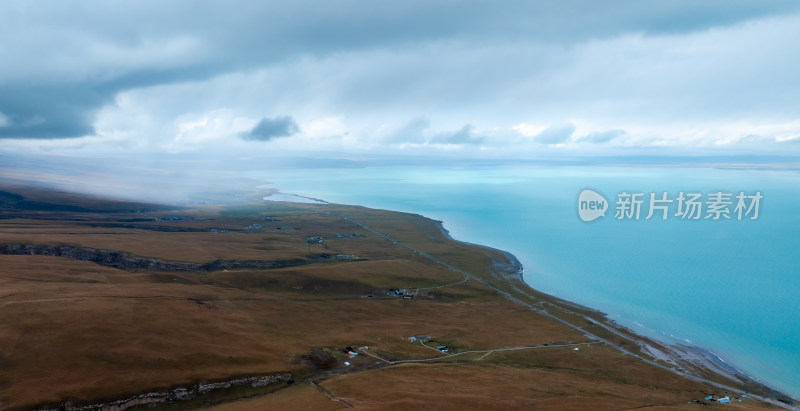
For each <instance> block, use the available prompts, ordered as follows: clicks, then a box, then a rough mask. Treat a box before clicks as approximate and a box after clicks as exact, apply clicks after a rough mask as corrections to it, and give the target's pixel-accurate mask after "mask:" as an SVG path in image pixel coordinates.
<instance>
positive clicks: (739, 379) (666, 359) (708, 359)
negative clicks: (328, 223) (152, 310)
mask: <svg viewBox="0 0 800 411" xmlns="http://www.w3.org/2000/svg"><path fill="white" fill-rule="evenodd" d="M292 195H294V196H297V197H302V198H304V199H311V200H314V202H317V203H318V204H321V205H324V204H331V205H332V204H336V203H332V202H328V201H326V200H322V199H319V198H315V197H308V196H304V195H297V194H292ZM279 201H280V200H279ZM386 211H394V212H403V211H397V210H386ZM406 212H408V211H406ZM410 213H411V214H415V215H417V216H419V217H421V218H423V219H425V220H428V221H431V222H432V223H433V224H434V225H435V227H436V228H437V229H438V231H439V232H440V233H441V234H442V236H443V237H444V238H445V239H447V240H449V241H453V242H456V243H460V244H465V245H469V246H472V247H476V248H480V249H483V250H487V251H491V252H494V253H498V254H500V255H502V256H503V257H504V258H505V261H501V260H497V259H494V258H492V264H493V266H492V270H490V271H491V274H492V276H493V277H494V278H496V279H497V280H500V281H503V282H505V283H506V284H507V285H508V286H510V287H511V289H513V290H514V291H516V292H519V293H520V294H523V295H525V296H526V297H528V298H531V299H534V300H536V299H537V298H536V297H535V294H538V295H543V296H547V297H548V300H549V301H548V302H547V303H548V304H550V305H551V306H553V307H554V308H558V309H561V310H563V311H565V312H567V313H569V314H572V315H578V316H581V317H583V318H584V319H585V320H586V321H587V323H592V324H594V325H598V326H601V327H603V328H605V329H606V330H608V331H610V332H612V333H614V334H617V335H618V336H620V337H623V338H625V339H628V340H629V341H631V342H633V343H634V344H635V345H636V346H637V347H638V349H639V350H640V351H641V355H640V354H637V353H633V352H626V350H624V349H622V350H623V352H626V353H627V354H629V355H633V356H634V357H636V358H639V359H640V360H643V361H645V362H648V363H650V364H652V365H655V366H658V367H661V368H664V369H668V370H670V371H671V372H673V373H675V374H677V375H681V376H683V377H687V378H690V379H695V380H702V381H705V382H709V383H712V384H716V385H718V386H719V387H725V388H726V389H731V390H733V391H737V392H741V393H744V394H747V395H749V396H752V397H755V398H758V399H760V400H762V401H764V402H767V403H770V404H772V405H775V406H778V407H781V408H785V409H790V410H800V408H797V407H796V406H797V405H798V402H800V399H798V398H796V397H793V396H791V395H787V394H785V393H784V392H782V391H780V390H778V389H776V388H774V387H771V386H769V385H767V384H766V383H764V382H761V381H760V380H759V379H758V378H756V377H753V376H751V375H748V374H746V373H744V372H743V371H741V370H739V369H738V368H736V367H735V366H734V365H733V364H731V363H729V362H727V361H725V360H724V359H723V358H722V357H720V356H718V355H717V354H715V353H714V352H713V351H712V350H711V349H707V348H703V347H699V346H692V345H685V344H680V343H678V344H676V343H674V342H668V341H661V340H656V339H651V338H649V337H646V336H643V335H641V334H638V333H636V332H635V331H633V330H632V329H630V328H628V327H626V326H623V325H621V324H619V323H617V322H615V321H614V320H611V319H609V318H608V314H607V313H605V312H602V311H600V310H597V309H594V308H591V307H587V306H584V305H581V304H579V303H576V302H573V301H569V300H565V299H563V298H560V297H557V296H553V295H550V294H547V293H544V292H542V291H539V290H536V289H535V288H533V287H531V286H530V285H529V284H528V283H526V282H525V281H524V276H523V273H524V267H523V265H522V263H521V262H520V261H519V259H517V258H516V256H514V255H513V254H512V253H510V252H508V251H505V250H501V249H497V248H494V247H490V246H487V245H483V244H477V243H472V242H468V241H462V240H459V239H456V238H454V237H453V236H452V235H451V234H450V232H449V231H448V230H447V229H446V228H445V227H444V222H443V221H441V220H436V219H433V218H430V217H427V216H425V215H422V214H419V213H415V212H413V211H411V212H410ZM517 282H518V283H519V285H520V286H522V287H524V288H526V289H527V290H524V289H521V287H519V286H518V284H516V283H517ZM531 293H533V294H531ZM507 297H509V298H511V299H512V300H516V299H515V298H513V297H511V296H510V295H508V296H507ZM517 302H520V303H522V304H525V303H523V302H521V301H519V300H517ZM525 305H527V304H525ZM542 311H543V312H545V313H546V311H545V310H542ZM586 312H590V313H592V314H595V315H596V316H595V315H587V314H585V313H586ZM598 316H599V317H602V320H601V321H598V318H597V317H598ZM553 318H556V317H553ZM560 321H563V320H560ZM573 326H574V325H573ZM574 327H576V328H578V329H580V327H577V326H574ZM617 348H618V349H620V347H617ZM709 373H710V374H712V375H717V376H721V377H723V378H725V379H728V380H730V381H732V382H735V383H737V384H738V385H740V387H731V386H730V385H726V384H720V383H717V382H715V381H712V380H709V379H708V378H706V376H704V374H706V375H707V374H709ZM742 387H747V388H742Z"/></svg>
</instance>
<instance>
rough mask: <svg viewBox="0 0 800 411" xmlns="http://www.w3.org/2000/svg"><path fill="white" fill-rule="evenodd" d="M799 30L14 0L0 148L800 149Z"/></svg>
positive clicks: (693, 4) (677, 11) (454, 7)
mask: <svg viewBox="0 0 800 411" xmlns="http://www.w3.org/2000/svg"><path fill="white" fill-rule="evenodd" d="M798 39H800V2H797V1H781V0H768V1H765V0H752V1H741V0H707V1H695V0H692V1H683V0H650V1H625V0H620V1H608V2H598V1H594V0H561V1H547V2H545V1H509V2H496V1H459V2H456V1H430V0H425V1H413V0H406V1H403V2H375V1H350V0H336V1H292V2H268V1H182V0H177V1H169V2H164V1H115V2H108V1H70V2H63V1H47V0H44V1H36V2H31V1H25V0H21V1H16V0H5V1H3V2H0V62H2V64H0V153H2V152H5V153H6V155H12V156H13V155H15V154H18V155H28V156H31V155H32V156H35V155H38V154H40V153H41V154H44V153H51V154H52V153H56V154H58V155H63V156H103V155H108V156H115V155H116V156H131V157H136V156H140V157H141V158H146V157H148V156H151V157H152V156H158V155H187V156H192V158H204V157H213V156H226V157H229V158H236V157H237V156H252V155H257V154H263V155H287V156H290V155H303V154H304V153H309V152H312V151H313V152H315V153H326V152H330V153H360V154H362V155H365V156H369V155H373V154H374V155H382V156H387V155H388V156H392V155H398V156H399V155H404V156H415V155H420V156H422V155H426V156H436V155H442V156H456V157H458V156H464V157H481V156H488V157H492V156H495V157H498V158H504V157H508V158H524V157H526V156H541V155H548V154H553V155H607V154H614V155H641V154H653V153H656V154H658V153H666V154H670V155H697V154H703V155H709V154H720V155H741V154H753V153H756V154H766V155H798V154H800V103H798V96H800V70H799V69H798V67H800V41H798ZM9 153H10V154H9Z"/></svg>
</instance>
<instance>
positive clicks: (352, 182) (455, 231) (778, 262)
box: [259, 166, 800, 397]
mask: <svg viewBox="0 0 800 411" xmlns="http://www.w3.org/2000/svg"><path fill="white" fill-rule="evenodd" d="M259 177H264V178H268V179H269V180H270V181H273V182H274V184H273V185H271V186H270V187H273V188H277V189H279V190H281V191H283V192H286V193H292V194H300V195H307V196H311V197H316V198H321V199H324V200H326V201H330V202H336V203H344V204H359V205H364V206H368V207H375V208H384V209H391V210H399V211H407V212H414V213H419V214H422V215H425V216H428V217H431V218H434V219H437V220H442V221H444V225H445V227H446V228H447V229H448V230H450V232H451V234H452V235H453V236H454V237H455V238H457V239H459V240H463V241H469V242H474V243H478V244H484V245H488V246H492V247H496V248H500V249H504V250H508V251H510V252H512V253H513V254H514V255H516V256H517V258H519V260H520V261H521V262H522V264H523V266H524V267H525V281H526V282H527V283H528V284H530V285H531V286H532V287H534V288H536V289H538V290H541V291H544V292H547V293H550V294H553V295H556V296H558V297H561V298H565V299H568V300H571V301H575V302H578V303H581V304H584V305H587V306H589V307H592V308H596V309H599V310H601V311H604V312H606V313H608V314H609V317H610V318H612V319H614V320H615V321H617V322H619V323H621V324H624V325H626V326H628V327H630V328H631V329H633V330H634V331H636V332H638V333H640V334H644V335H648V336H652V337H657V338H659V339H661V340H664V341H667V342H680V343H684V344H686V343H690V344H692V345H696V346H699V347H703V348H706V349H708V350H710V351H712V352H714V353H715V354H717V355H719V356H720V357H722V358H723V359H724V360H725V361H726V362H728V363H729V364H732V365H734V366H735V367H737V368H739V369H740V370H742V371H744V372H746V373H747V374H749V375H751V376H754V377H756V378H757V379H759V380H761V381H762V382H765V383H767V384H769V385H771V386H773V387H776V388H778V389H780V390H782V391H784V392H786V393H788V394H790V395H793V396H795V397H800V211H799V210H798V207H799V206H800V174H798V173H796V172H790V171H760V170H725V169H711V168H666V167H652V168H644V167H640V168H637V167H588V166H587V167H566V166H562V167H559V166H548V167H525V166H520V167H465V168H453V167H418V166H414V167H371V168H352V169H314V170H285V171H280V172H277V173H276V172H272V171H270V172H268V173H267V172H264V173H259ZM587 187H589V188H592V189H594V190H596V191H597V192H599V193H601V194H603V195H605V197H606V199H607V200H609V202H610V206H611V209H610V210H609V211H608V213H607V214H606V217H605V218H602V219H599V220H596V221H594V222H592V223H585V222H582V221H581V220H580V219H579V218H578V214H577V196H578V193H579V192H580V191H581V190H582V189H584V188H587ZM621 192H628V193H643V194H644V197H643V199H644V204H643V208H642V214H641V216H640V219H639V220H635V219H625V220H618V219H616V218H615V213H614V208H615V203H616V201H617V198H618V197H617V196H618V194H619V193H621ZM651 192H652V193H656V195H657V198H661V195H662V193H664V192H666V193H667V195H668V199H673V203H669V204H668V205H669V207H670V208H669V217H668V218H667V219H666V220H662V219H661V213H660V212H658V213H656V216H655V218H653V219H651V220H645V217H646V216H647V210H648V208H647V206H648V204H649V200H650V197H649V193H651ZM679 192H685V193H689V192H698V193H701V194H702V198H701V201H703V202H705V201H707V200H708V198H707V195H708V194H709V193H716V192H723V193H731V194H732V204H731V205H730V206H729V210H730V215H731V217H732V219H730V220H725V219H724V218H723V219H721V220H719V221H713V220H711V219H705V218H703V217H705V215H706V211H707V208H706V207H707V205H706V204H703V207H704V209H703V215H702V216H701V219H700V220H685V219H681V218H680V217H675V216H674V214H675V212H676V207H677V201H676V199H677V196H678V193H679ZM740 192H744V193H745V194H755V193H756V192H760V193H761V195H762V196H763V199H761V200H760V203H759V216H758V219H756V220H750V218H749V216H745V217H744V218H743V219H742V220H738V219H737V216H736V214H735V213H734V208H735V206H736V203H737V200H736V198H735V197H736V195H737V194H739V193H740ZM751 215H752V214H751Z"/></svg>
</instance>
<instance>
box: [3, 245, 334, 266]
mask: <svg viewBox="0 0 800 411" xmlns="http://www.w3.org/2000/svg"><path fill="white" fill-rule="evenodd" d="M0 254H6V255H44V256H54V257H63V258H70V259H73V260H80V261H89V262H93V263H95V264H99V265H103V266H107V267H114V268H119V269H122V270H154V271H190V272H198V273H202V272H212V271H219V270H227V269H236V268H280V267H291V266H297V265H304V264H311V263H315V262H318V261H321V260H324V259H326V258H330V256H329V255H326V254H320V255H318V256H313V257H312V258H309V259H294V260H277V261H262V260H233V261H224V260H217V261H213V262H210V263H205V264H200V263H190V262H182V261H168V260H162V259H159V258H151V257H142V256H138V255H135V254H131V253H127V252H123V251H109V250H100V249H95V248H88V247H70V246H58V247H55V246H49V245H30V244H8V245H0Z"/></svg>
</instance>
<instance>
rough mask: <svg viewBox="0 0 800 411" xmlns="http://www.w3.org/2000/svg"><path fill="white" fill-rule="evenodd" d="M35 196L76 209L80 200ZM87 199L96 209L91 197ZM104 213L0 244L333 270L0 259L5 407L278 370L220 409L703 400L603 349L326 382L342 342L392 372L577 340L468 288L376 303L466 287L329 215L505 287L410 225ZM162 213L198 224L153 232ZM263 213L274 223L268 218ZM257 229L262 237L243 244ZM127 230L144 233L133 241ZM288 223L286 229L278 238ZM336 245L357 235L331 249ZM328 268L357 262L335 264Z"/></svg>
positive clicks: (491, 255)
mask: <svg viewBox="0 0 800 411" xmlns="http://www.w3.org/2000/svg"><path fill="white" fill-rule="evenodd" d="M38 195H39V197H40V198H42V199H46V200H48V201H60V202H61V203H62V204H63V203H75V202H78V203H80V201H79V200H80V198H77V200H76V197H67V198H62V197H59V196H58V195H49V196H48V195H45V194H41V193H39V194H38ZM41 201H43V200H41ZM87 202H88V203H87V204H84V205H88V204H91V205H92V207H102V206H103V203H102V201H99V200H97V199H89V200H87ZM126 206H130V205H129V204H126ZM111 207H112V208H114V207H117V208H115V209H114V210H116V211H113V212H104V213H85V212H80V213H65V212H63V211H53V212H47V211H36V212H30V213H28V215H25V216H20V215H19V211H18V210H17V211H15V212H14V214H15V215H14V216H13V217H14V218H5V219H0V247H2V246H3V245H4V244H48V245H61V244H66V245H71V246H76V247H91V248H98V249H105V250H113V251H125V252H130V253H133V254H136V255H140V256H145V257H155V258H161V259H165V260H171V261H186V262H209V261H214V260H218V259H223V260H253V259H255V260H288V259H305V258H310V257H311V256H320V255H323V254H325V255H327V256H328V257H329V258H327V259H325V260H324V261H323V262H319V263H316V264H309V265H300V266H294V267H286V268H276V269H261V270H230V271H227V270H225V271H218V272H213V273H189V272H177V271H174V272H156V271H152V272H149V271H136V272H132V271H124V270H118V269H114V268H109V267H104V266H101V265H97V264H94V263H91V262H85V261H74V260H69V259H65V258H59V257H46V256H31V255H0V319H2V321H0V407H5V408H8V409H29V408H31V407H34V406H35V405H37V404H43V403H49V404H58V403H61V402H64V401H66V400H71V401H73V403H88V402H92V401H103V400H112V399H118V398H124V397H126V396H129V395H133V394H137V393H142V392H148V391H153V390H165V389H169V388H170V387H175V386H187V385H189V384H192V383H195V382H198V381H213V380H222V379H227V378H231V377H235V376H242V375H264V374H272V373H279V372H286V371H289V372H292V373H294V376H295V378H297V379H298V380H297V384H295V385H293V386H290V387H289V388H285V389H281V390H278V391H277V392H275V393H273V394H263V395H260V396H257V397H254V398H252V399H244V400H242V401H239V402H235V403H231V404H223V405H219V406H218V407H217V408H215V409H222V410H227V409H258V408H264V409H266V408H268V407H277V408H293V409H301V408H300V407H309V409H312V408H313V409H328V408H332V409H334V408H337V407H339V406H340V405H341V404H339V403H337V402H334V401H331V400H329V399H327V398H326V397H325V396H324V395H322V394H321V393H320V392H319V391H318V390H316V389H315V388H313V387H312V386H310V385H308V384H305V383H302V379H303V378H306V377H314V378H318V379H321V380H322V381H321V382H320V385H321V386H323V387H325V388H327V389H328V390H330V391H331V392H332V393H333V395H335V396H337V397H340V398H343V399H345V400H346V401H347V402H350V403H352V404H356V405H359V406H363V407H366V408H399V409H403V408H416V407H420V406H424V407H425V408H431V409H436V408H447V409H452V408H471V409H475V408H479V407H490V408H519V407H522V408H525V407H535V408H542V409H579V408H581V409H586V408H587V407H588V408H593V405H595V406H603V407H605V406H609V407H610V406H612V405H613V406H614V407H615V408H625V407H633V406H648V405H654V406H655V405H664V404H677V403H678V402H682V401H687V400H690V399H693V398H699V396H700V395H701V394H702V393H703V392H705V391H707V390H709V388H708V387H706V386H705V385H704V384H699V383H696V382H693V381H690V380H687V379H684V378H681V377H678V376H677V375H675V374H672V373H668V372H666V371H664V370H661V369H658V368H655V367H652V366H649V365H647V364H645V363H643V362H641V361H637V360H634V359H633V358H631V357H629V356H624V355H622V354H620V353H619V352H617V351H615V350H613V349H610V348H608V347H605V346H602V345H593V346H591V347H587V348H586V349H582V350H580V351H578V352H574V351H571V350H570V349H566V348H565V349H558V348H552V347H549V348H545V349H532V350H524V351H513V352H494V353H492V354H490V355H488V356H486V357H484V358H483V359H480V360H478V359H477V358H478V357H479V355H472V354H468V355H464V356H460V357H453V359H452V360H450V359H443V360H441V361H448V360H449V361H455V360H458V361H459V362H458V363H442V362H439V361H437V362H431V363H425V364H405V365H402V364H398V365H391V366H387V365H386V364H385V363H382V362H381V361H378V360H376V359H374V358H372V357H369V356H367V355H366V354H364V355H360V356H359V357H356V358H355V359H353V360H352V362H353V366H352V367H350V368H347V367H345V366H344V365H343V359H341V358H339V359H336V360H332V362H331V363H330V364H328V365H326V366H325V367H323V368H328V367H332V369H330V370H326V369H318V368H319V364H316V363H315V362H314V361H312V360H309V358H312V357H309V355H310V353H313V352H318V353H319V352H322V353H329V352H336V350H337V349H339V348H341V347H345V346H349V345H350V346H359V345H368V346H369V347H370V349H369V353H373V354H375V355H378V356H380V357H383V358H386V359H389V360H406V359H425V358H433V357H438V356H441V354H439V353H438V352H436V351H434V350H431V349H430V348H426V347H423V346H422V345H420V344H416V343H411V342H409V341H408V340H407V337H409V336H414V335H429V336H433V337H435V338H436V339H437V340H438V341H440V342H443V343H446V344H448V345H451V346H453V347H455V350H457V351H464V350H488V349H492V348H501V347H509V346H528V345H541V344H552V343H554V342H585V341H587V338H586V337H585V336H583V335H582V334H581V333H579V332H577V331H575V330H574V329H572V328H569V327H567V326H565V325H563V324H561V323H558V322H556V321H553V320H551V319H549V318H547V317H544V316H541V315H539V314H537V313H535V312H534V311H531V310H529V309H527V308H525V307H523V306H521V305H518V304H515V303H513V302H511V301H509V300H507V299H505V298H503V297H501V296H500V295H499V294H497V293H496V292H495V291H493V290H491V289H490V288H488V287H487V286H485V285H482V284H480V283H478V282H476V281H472V280H470V281H467V282H465V283H462V284H458V285H454V286H450V287H446V288H442V289H438V290H430V291H423V292H422V293H421V294H420V296H419V297H418V298H416V299H414V300H411V301H409V300H402V299H399V298H393V299H390V298H386V297H385V293H383V292H382V291H381V290H384V289H386V288H401V287H415V288H416V287H433V286H439V285H445V284H451V283H454V282H458V281H460V280H461V279H462V278H463V277H462V276H461V275H460V274H458V273H455V272H453V271H450V270H448V269H446V268H445V267H443V266H441V265H438V264H433V263H431V261H430V260H428V259H426V258H424V257H422V256H419V255H417V254H415V253H413V252H412V251H410V250H408V249H407V248H403V247H400V246H398V245H396V244H393V243H392V242H391V241H388V240H386V239H383V238H380V237H378V236H376V235H375V234H373V233H371V232H369V231H367V230H364V229H362V228H361V227H359V226H357V225H355V224H353V223H352V222H349V221H347V220H344V219H342V218H340V217H338V216H336V215H333V214H331V213H336V214H342V215H347V216H349V217H351V218H355V219H357V220H358V221H361V222H363V223H365V224H368V225H370V226H371V227H373V228H375V229H377V230H380V231H381V232H383V233H386V234H389V235H391V236H392V238H394V239H396V240H400V241H403V242H405V243H407V244H409V245H411V246H413V247H415V248H417V249H420V250H423V251H425V252H427V253H430V254H432V255H435V256H437V257H438V258H440V259H442V260H443V261H447V262H448V263H450V264H453V265H455V266H457V267H459V268H461V269H464V270H467V271H469V272H470V273H472V274H475V275H477V276H482V278H484V279H487V280H490V281H491V282H492V283H493V284H501V282H500V281H499V280H498V279H497V278H493V277H491V276H490V275H489V272H490V269H491V266H492V261H493V259H502V256H501V255H500V254H499V253H498V252H496V251H492V250H487V249H483V248H478V247H474V246H470V245H466V244H461V243H457V242H452V241H448V240H446V239H445V238H444V237H443V236H442V234H441V233H440V232H439V230H438V228H437V227H436V226H435V225H434V224H433V223H432V222H431V221H429V220H425V219H423V218H421V217H419V216H414V215H410V214H402V213H392V212H387V211H381V210H369V209H365V208H361V207H345V206H334V205H330V206H315V205H300V204H297V205H295V204H289V205H282V204H269V203H267V204H245V205H239V206H235V207H219V206H212V207H205V208H202V209H198V210H171V211H155V212H147V213H126V212H120V211H119V210H118V208H119V204H118V203H113V204H112V205H111ZM171 215H181V216H183V215H185V216H189V217H191V218H190V219H187V220H183V221H163V220H161V218H162V217H163V216H171ZM267 216H269V217H271V218H273V219H277V220H279V221H264V219H265V218H266V217H267ZM148 219H149V220H148ZM153 219H158V220H153ZM133 220H135V221H133ZM132 221H133V222H132ZM253 223H258V224H261V225H262V227H261V228H259V229H255V230H244V229H243V228H244V227H246V226H248V225H250V224H253ZM130 224H140V225H146V226H147V227H145V228H141V227H140V228H135V227H133V228H132V227H129V226H125V225H130ZM152 226H166V227H174V228H178V229H194V230H196V231H195V232H164V231H155V230H154V229H153V227H152ZM286 226H291V229H286V230H278V229H277V227H286ZM210 228H226V229H231V230H238V231H235V232H229V233H213V232H210V231H208V230H209V229H210ZM340 233H355V234H359V236H357V237H352V238H337V237H336V234H340ZM310 236H322V237H325V238H326V240H325V243H324V245H322V244H311V245H309V244H308V243H307V242H306V239H307V238H308V237H310ZM337 254H353V255H355V256H357V257H359V259H360V260H359V261H349V260H346V259H344V260H343V259H337V258H336V257H335V256H336V255H337ZM505 284H506V285H507V283H505ZM512 292H513V291H512ZM368 294H372V295H373V298H366V297H365V296H366V295H368ZM532 295H538V294H535V293H534V294H532ZM525 298H529V297H525ZM542 298H547V297H546V296H542ZM547 301H556V300H554V299H548V300H547ZM564 315H568V314H564ZM324 355H328V354H324ZM324 355H323V356H324ZM329 373H331V374H329ZM339 374H342V375H339ZM326 378H327V379H326Z"/></svg>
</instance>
